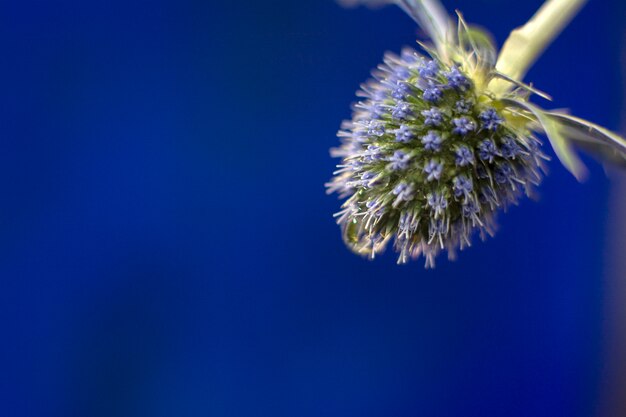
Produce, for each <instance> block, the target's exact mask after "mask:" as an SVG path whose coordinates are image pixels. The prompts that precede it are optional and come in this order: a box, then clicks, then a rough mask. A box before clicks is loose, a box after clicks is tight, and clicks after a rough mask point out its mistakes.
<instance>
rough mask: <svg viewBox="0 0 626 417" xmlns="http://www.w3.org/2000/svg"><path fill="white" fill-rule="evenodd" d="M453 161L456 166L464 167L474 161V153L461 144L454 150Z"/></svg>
mask: <svg viewBox="0 0 626 417" xmlns="http://www.w3.org/2000/svg"><path fill="white" fill-rule="evenodd" d="M455 163H456V165H457V166H460V167H464V166H467V165H472V164H473V163H474V154H473V153H472V151H471V150H470V149H469V148H468V147H467V146H465V145H461V146H459V147H458V148H457V150H456V159H455Z"/></svg>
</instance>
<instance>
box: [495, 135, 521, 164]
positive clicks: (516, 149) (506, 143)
mask: <svg viewBox="0 0 626 417" xmlns="http://www.w3.org/2000/svg"><path fill="white" fill-rule="evenodd" d="M500 149H501V152H502V156H503V157H505V158H507V159H515V158H516V157H517V156H518V155H520V154H521V153H522V148H521V147H520V146H519V145H518V144H517V142H516V141H515V138H513V137H511V136H506V137H505V138H504V139H502V147H501V148H500Z"/></svg>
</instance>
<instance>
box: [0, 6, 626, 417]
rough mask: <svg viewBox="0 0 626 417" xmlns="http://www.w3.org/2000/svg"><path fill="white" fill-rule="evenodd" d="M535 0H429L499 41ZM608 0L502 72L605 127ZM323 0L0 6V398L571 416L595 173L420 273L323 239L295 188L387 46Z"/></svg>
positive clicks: (395, 32) (332, 202) (1, 404)
mask: <svg viewBox="0 0 626 417" xmlns="http://www.w3.org/2000/svg"><path fill="white" fill-rule="evenodd" d="M540 3H541V2H540V1H539V0H533V1H523V2H520V1H516V2H509V1H495V0H492V1H487V0H463V1H451V0H449V1H447V2H446V5H447V6H448V7H449V8H450V10H453V9H454V8H458V9H460V10H463V12H464V14H465V17H466V19H467V20H468V21H470V22H475V23H478V24H481V25H484V26H488V27H489V28H490V29H491V30H492V32H493V33H494V35H495V36H496V38H497V40H498V41H499V42H500V43H501V42H502V41H503V40H504V39H505V38H506V35H507V34H508V31H510V30H511V29H512V28H513V27H515V26H516V25H520V24H522V23H524V21H525V20H526V19H527V18H528V17H530V15H531V14H532V13H533V12H534V11H535V9H536V8H537V7H538V5H539V4H540ZM624 9H625V7H624V6H623V5H621V1H619V0H613V1H598V0H595V1H591V2H590V4H589V5H588V6H587V7H586V8H585V9H584V10H583V12H582V14H581V15H580V16H579V17H578V18H577V19H576V20H575V21H574V22H573V24H572V25H571V26H570V27H569V28H568V29H567V30H566V31H565V33H564V34H563V35H562V36H561V37H560V38H559V39H558V40H557V41H556V42H555V44H554V45H553V46H552V47H551V48H550V49H549V50H548V52H547V53H546V54H545V55H544V56H543V57H542V59H541V60H540V62H539V63H538V64H537V65H536V67H535V68H534V69H533V70H532V71H531V73H530V74H529V77H528V79H529V80H533V81H534V82H535V84H536V85H537V86H538V87H539V88H541V89H542V90H544V91H548V92H550V93H551V94H552V95H553V96H554V97H555V101H554V103H552V104H548V103H546V105H548V106H550V105H551V106H554V107H570V108H571V109H572V110H573V112H574V113H575V114H577V115H579V116H581V117H586V118H589V119H591V120H593V121H595V122H598V123H601V124H603V125H606V126H607V127H610V128H612V129H618V128H619V124H620V123H619V114H620V112H619V109H620V107H621V100H622V84H621V81H620V50H621V48H622V41H623V39H622V31H623V28H622V25H623V21H624V18H625V17H626V16H625V10H624ZM415 35H416V27H415V26H414V24H413V22H412V21H411V20H410V19H409V18H408V17H406V16H405V15H403V14H402V12H401V11H400V10H396V9H394V8H386V9H384V10H381V11H375V12H372V11H369V10H367V9H356V10H344V9H341V8H340V7H338V6H337V5H336V4H334V3H333V2H332V1H330V0H324V1H322V0H310V1H293V0H276V1H259V0H248V1H224V2H217V1H208V2H207V1H192V0H177V1H134V0H130V1H128V0H127V1H107V2H97V1H78V0H75V1H70V0H65V1H47V2H45V1H41V2H40V1H34V0H23V1H3V2H2V3H1V4H0V51H2V61H1V63H0V75H1V84H2V94H1V97H2V98H3V99H2V111H1V112H0V135H1V137H0V144H1V148H0V178H2V180H0V336H1V340H0V415H2V416H10V417H37V416H45V417H56V416H59V417H61V416H64V417H65V416H77V417H78V416H79V417H97V416H106V417H112V416H147V417H159V416H216V417H221V416H242V417H250V416H271V417H279V416H285V417H292V416H298V417H308V416H311V417H313V416H315V417H318V416H342V417H346V416H397V417H404V416H420V417H441V416H463V417H472V416H494V417H495V416H508V417H516V416H520V417H521V416H534V417H544V416H545V417H548V416H549V417H559V416H563V417H565V416H567V417H577V416H580V417H582V416H590V415H592V414H593V413H594V410H595V409H596V407H597V405H598V401H599V398H600V395H599V391H600V387H601V385H602V384H601V383H602V375H601V372H600V370H601V369H602V368H603V366H605V358H604V356H603V353H602V352H603V351H604V340H605V337H604V336H605V335H604V333H603V329H602V322H603V319H604V307H603V297H604V295H605V294H604V286H605V283H606V279H605V275H606V272H607V268H606V267H604V265H605V263H606V262H605V261H606V259H605V257H604V253H605V250H606V238H605V236H606V231H607V228H608V224H607V218H606V214H605V213H606V212H607V208H608V200H607V194H608V190H609V186H610V181H608V180H607V179H606V178H605V176H604V173H603V170H602V169H601V168H600V167H599V166H598V165H597V164H595V163H593V162H592V163H591V169H592V175H591V178H590V180H589V181H588V182H587V183H585V184H582V185H580V184H578V183H576V181H575V180H574V179H573V178H572V177H571V176H570V175H569V174H568V173H567V172H566V171H565V170H564V169H563V168H562V167H561V166H560V165H559V164H558V162H556V161H554V162H552V163H551V164H550V168H551V175H550V176H549V177H548V179H547V180H546V181H545V184H544V186H543V187H542V189H541V198H540V200H539V201H538V202H536V203H535V202H532V201H524V202H523V203H522V204H521V206H520V207H517V208H514V209H512V210H511V211H510V212H509V213H508V214H506V215H503V216H501V218H500V220H501V222H500V223H501V225H502V227H501V230H500V231H499V233H498V236H497V237H496V238H495V239H490V240H489V241H487V242H486V243H484V244H483V243H478V242H477V244H476V245H475V246H474V247H473V248H472V249H471V250H469V251H466V252H463V253H462V254H461V257H460V259H459V260H458V261H457V262H453V263H449V262H447V261H445V260H444V259H441V260H440V261H439V263H438V267H437V269H435V270H434V271H425V270H423V268H422V263H421V262H418V263H413V264H410V265H408V266H403V267H398V266H396V265H395V257H394V255H393V254H387V255H385V256H383V257H382V258H380V259H377V260H376V261H374V262H368V261H366V260H363V259H360V258H358V257H356V256H354V255H352V254H351V253H349V251H348V250H347V249H345V248H344V246H343V243H342V242H341V239H340V235H339V230H338V228H337V226H336V225H335V224H334V223H333V218H332V216H331V215H332V213H333V212H335V211H337V209H338V207H339V202H338V201H337V200H336V198H335V197H334V196H330V197H329V196H326V195H325V190H324V187H323V184H324V182H325V181H327V179H328V178H329V177H330V175H331V172H332V171H333V167H334V164H335V163H336V162H337V161H334V160H332V159H330V157H329V155H328V148H330V147H332V146H335V145H336V144H337V142H338V140H337V139H336V138H335V136H334V135H335V132H336V130H337V128H338V126H339V123H340V121H341V119H342V118H346V117H349V115H350V111H349V104H350V102H351V101H352V100H353V98H354V91H355V90H356V89H357V87H358V84H359V83H360V82H362V81H364V80H365V79H366V78H367V76H368V73H369V70H370V69H371V68H373V67H375V66H376V65H377V63H378V62H379V61H380V60H381V57H382V55H383V53H384V52H385V51H386V50H394V51H396V52H397V51H399V50H400V48H401V47H402V46H403V45H412V44H413V41H414V39H415Z"/></svg>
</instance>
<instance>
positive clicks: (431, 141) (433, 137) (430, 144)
mask: <svg viewBox="0 0 626 417" xmlns="http://www.w3.org/2000/svg"><path fill="white" fill-rule="evenodd" d="M441 142H442V139H441V136H439V134H438V133H437V132H435V131H434V130H431V131H430V132H428V134H427V135H425V136H422V143H423V144H424V149H426V150H428V151H434V152H438V151H439V150H440V149H441Z"/></svg>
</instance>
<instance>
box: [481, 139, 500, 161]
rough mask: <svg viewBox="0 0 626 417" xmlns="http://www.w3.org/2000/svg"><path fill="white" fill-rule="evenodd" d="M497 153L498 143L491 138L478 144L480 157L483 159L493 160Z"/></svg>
mask: <svg viewBox="0 0 626 417" xmlns="http://www.w3.org/2000/svg"><path fill="white" fill-rule="evenodd" d="M497 153H498V149H497V148H496V144H495V143H493V141H492V140H491V139H487V140H484V141H482V142H481V143H480V145H478V157H479V158H480V159H481V160H482V161H489V162H493V158H495V156H496V154H497Z"/></svg>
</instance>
